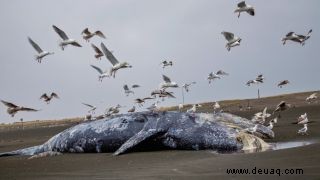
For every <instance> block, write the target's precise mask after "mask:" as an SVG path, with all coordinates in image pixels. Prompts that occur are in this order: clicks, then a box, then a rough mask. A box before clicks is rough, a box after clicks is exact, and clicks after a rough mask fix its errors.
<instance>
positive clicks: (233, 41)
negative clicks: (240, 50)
mask: <svg viewBox="0 0 320 180" xmlns="http://www.w3.org/2000/svg"><path fill="white" fill-rule="evenodd" d="M221 34H222V35H223V36H224V37H225V38H226V40H227V41H228V42H227V44H226V48H227V50H228V51H230V49H231V48H232V47H235V46H240V42H241V38H239V37H236V36H234V34H233V33H231V32H226V31H223V32H221Z"/></svg>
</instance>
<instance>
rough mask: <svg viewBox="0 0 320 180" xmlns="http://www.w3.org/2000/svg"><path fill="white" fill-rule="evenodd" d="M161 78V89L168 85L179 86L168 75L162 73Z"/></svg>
mask: <svg viewBox="0 0 320 180" xmlns="http://www.w3.org/2000/svg"><path fill="white" fill-rule="evenodd" d="M162 79H163V81H164V82H163V83H161V84H160V88H161V89H165V88H169V87H172V88H177V87H179V85H178V84H177V83H176V82H173V81H171V80H170V78H169V77H168V76H165V75H162Z"/></svg>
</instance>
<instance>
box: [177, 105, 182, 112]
mask: <svg viewBox="0 0 320 180" xmlns="http://www.w3.org/2000/svg"><path fill="white" fill-rule="evenodd" d="M178 109H179V111H180V112H181V111H182V109H183V104H179V105H178Z"/></svg>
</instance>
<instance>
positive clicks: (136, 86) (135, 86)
mask: <svg viewBox="0 0 320 180" xmlns="http://www.w3.org/2000/svg"><path fill="white" fill-rule="evenodd" d="M131 87H132V88H139V87H141V86H140V85H139V84H134V85H132V86H131Z"/></svg>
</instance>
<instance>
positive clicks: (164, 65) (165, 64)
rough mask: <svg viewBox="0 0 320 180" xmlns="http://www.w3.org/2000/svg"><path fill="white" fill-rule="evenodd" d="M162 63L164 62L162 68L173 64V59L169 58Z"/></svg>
mask: <svg viewBox="0 0 320 180" xmlns="http://www.w3.org/2000/svg"><path fill="white" fill-rule="evenodd" d="M160 64H162V68H165V67H166V66H172V65H173V63H172V61H167V60H164V61H162V62H161V63H160Z"/></svg>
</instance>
